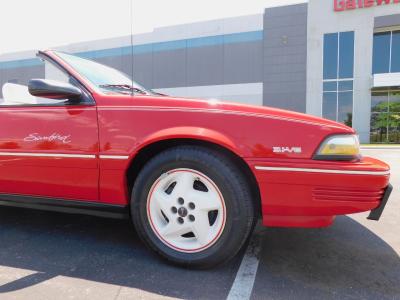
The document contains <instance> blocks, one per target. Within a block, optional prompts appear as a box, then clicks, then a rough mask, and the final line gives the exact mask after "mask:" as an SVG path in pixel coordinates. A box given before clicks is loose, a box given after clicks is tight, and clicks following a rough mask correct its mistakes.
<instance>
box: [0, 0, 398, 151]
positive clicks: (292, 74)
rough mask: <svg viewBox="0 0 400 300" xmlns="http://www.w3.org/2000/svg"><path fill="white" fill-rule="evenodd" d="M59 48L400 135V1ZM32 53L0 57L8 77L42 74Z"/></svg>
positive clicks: (308, 9)
mask: <svg viewBox="0 0 400 300" xmlns="http://www.w3.org/2000/svg"><path fill="white" fill-rule="evenodd" d="M131 40H133V46H132V45H131ZM57 49H61V50H64V51H68V52H72V53H76V54H78V55H80V56H82V57H87V58H91V59H94V60H97V61H99V62H102V63H105V64H107V65H110V66H113V67H115V68H118V69H120V70H122V71H124V72H126V73H129V74H130V73H131V72H132V66H133V74H134V79H135V80H136V81H137V82H139V83H141V84H143V85H144V86H146V87H150V88H153V89H156V90H158V91H161V92H163V93H166V94H171V95H178V96H194V97H203V98H220V99H228V100H231V101H238V102H244V103H249V104H256V105H268V106H273V107H278V108H284V109H290V110H295V111H299V112H305V113H308V114H313V115H317V116H322V117H325V118H329V119H333V120H336V121H339V122H343V123H346V124H348V125H349V126H352V127H353V128H355V129H356V130H357V131H358V133H359V135H360V139H361V141H362V142H364V143H368V142H371V143H400V0H309V1H308V2H307V3H302V4H297V5H291V6H280V7H274V8H267V9H265V11H264V12H263V13H261V14H258V15H251V16H242V17H236V18H229V19H221V20H213V21H208V22H201V23H193V24H184V25H179V26H172V27H164V28H157V29H155V30H154V31H153V32H151V33H145V34H139V35H135V36H133V38H132V39H131V37H130V36H126V37H117V38H114V39H107V40H98V41H90V42H87V43H80V44H71V45H68V46H64V47H58V48H57ZM132 53H133V55H132ZM33 55H34V53H33V51H29V52H25V53H13V54H5V55H2V56H0V85H2V84H4V83H5V82H14V83H18V84H26V82H27V80H28V79H30V78H34V77H36V78H37V77H43V76H44V74H45V69H44V66H43V65H42V64H41V63H40V61H38V60H36V59H34V58H33ZM1 97H2V95H1V92H0V98H1Z"/></svg>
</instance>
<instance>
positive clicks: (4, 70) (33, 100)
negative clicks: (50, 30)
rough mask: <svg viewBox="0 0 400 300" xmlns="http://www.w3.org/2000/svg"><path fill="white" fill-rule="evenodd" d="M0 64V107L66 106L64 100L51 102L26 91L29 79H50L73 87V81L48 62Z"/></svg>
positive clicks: (25, 61)
mask: <svg viewBox="0 0 400 300" xmlns="http://www.w3.org/2000/svg"><path fill="white" fill-rule="evenodd" d="M7 63H8V64H6V63H4V62H0V105H5V106H36V105H39V106H40V105H68V104H70V103H69V101H68V100H67V99H65V100H52V99H47V98H40V97H35V96H32V95H31V94H30V93H29V90H28V82H29V80H30V79H34V78H35V79H51V80H56V81H60V82H64V83H70V84H73V85H76V84H75V81H74V79H73V78H71V77H70V76H69V75H68V74H66V73H65V72H63V71H62V70H61V69H59V68H58V67H56V66H55V65H53V64H52V63H50V62H48V61H43V60H41V59H39V58H34V59H24V60H18V61H9V62H7Z"/></svg>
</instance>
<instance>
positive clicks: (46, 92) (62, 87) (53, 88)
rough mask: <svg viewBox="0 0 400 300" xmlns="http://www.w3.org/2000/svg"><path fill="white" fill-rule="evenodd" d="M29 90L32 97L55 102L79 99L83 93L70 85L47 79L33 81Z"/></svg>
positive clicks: (29, 84)
mask: <svg viewBox="0 0 400 300" xmlns="http://www.w3.org/2000/svg"><path fill="white" fill-rule="evenodd" d="M28 90H29V93H30V94H31V95H32V96H35V97H40V98H50V99H54V100H63V99H69V100H73V99H75V100H76V99H79V98H80V97H81V96H82V91H81V90H80V89H78V88H77V87H75V86H73V85H72V84H69V83H64V82H61V81H55V80H47V79H31V80H29V83H28Z"/></svg>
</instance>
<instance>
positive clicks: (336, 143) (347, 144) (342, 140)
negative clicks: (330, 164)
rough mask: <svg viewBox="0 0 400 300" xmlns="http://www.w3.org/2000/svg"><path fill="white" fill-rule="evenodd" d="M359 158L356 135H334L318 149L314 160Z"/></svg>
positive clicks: (358, 144) (358, 143) (358, 145)
mask: <svg viewBox="0 0 400 300" xmlns="http://www.w3.org/2000/svg"><path fill="white" fill-rule="evenodd" d="M359 156H360V142H359V140H358V137H357V136H356V135H334V136H330V137H328V138H327V139H326V140H325V141H324V142H323V143H322V144H321V146H320V147H319V149H318V151H317V152H316V154H315V156H314V159H320V160H353V159H356V158H358V157H359Z"/></svg>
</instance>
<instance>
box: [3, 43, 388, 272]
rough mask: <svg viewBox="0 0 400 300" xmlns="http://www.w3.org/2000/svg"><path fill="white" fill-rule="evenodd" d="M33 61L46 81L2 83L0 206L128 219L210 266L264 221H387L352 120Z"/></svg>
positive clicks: (384, 169) (76, 63)
mask: <svg viewBox="0 0 400 300" xmlns="http://www.w3.org/2000/svg"><path fill="white" fill-rule="evenodd" d="M38 57H39V58H40V59H42V60H43V61H44V63H45V73H46V76H45V78H43V79H31V80H30V81H29V84H28V86H23V85H19V84H15V83H6V84H5V85H4V86H3V87H2V93H3V99H2V100H1V102H0V128H2V130H1V131H0V204H2V205H9V206H19V207H28V208H37V209H45V210H54V211H56V210H57V211H64V212H72V213H86V214H92V215H97V216H103V217H130V218H132V220H133V222H134V225H135V228H136V230H137V232H138V234H139V235H140V237H141V238H142V239H143V241H144V242H145V243H146V244H147V245H148V246H149V247H150V248H152V249H153V250H154V251H156V252H157V253H159V254H160V255H162V256H163V257H164V258H166V259H168V260H169V261H171V262H174V263H176V264H179V265H183V266H190V267H197V268H204V267H210V266H213V265H215V264H218V263H222V262H225V261H227V260H229V259H230V258H232V257H233V256H234V255H235V254H237V253H238V251H239V250H240V248H241V247H242V246H243V245H244V243H245V242H246V240H247V238H248V237H249V235H250V233H251V232H252V230H253V227H254V225H255V223H256V221H257V220H258V219H260V218H261V219H262V223H263V224H264V225H265V226H284V227H324V226H328V225H330V224H332V222H333V220H334V219H335V216H336V215H343V214H351V213H357V212H363V211H371V213H370V215H369V218H370V219H373V220H378V219H379V218H380V216H381V214H382V211H383V209H384V207H385V204H386V202H387V200H388V198H389V195H390V192H391V186H390V184H389V166H388V165H386V164H385V163H383V162H381V161H378V160H375V159H373V158H368V157H363V156H361V155H360V152H359V142H358V137H357V135H356V133H355V132H354V130H353V129H352V128H349V127H347V126H345V125H343V124H339V123H336V122H333V121H329V120H325V119H321V118H317V117H313V116H309V115H305V114H300V113H295V112H289V111H284V110H278V109H273V108H268V107H256V106H248V105H239V104H233V103H223V102H219V101H215V100H210V101H207V100H196V99H182V98H175V97H169V96H166V95H161V94H158V93H155V92H153V91H151V90H148V89H146V88H144V87H142V86H140V85H139V84H137V83H135V82H134V81H132V79H131V78H130V76H128V75H125V74H123V73H121V72H119V71H117V70H115V69H113V68H110V67H108V66H105V65H102V64H99V63H97V62H94V61H90V60H87V59H83V58H80V57H77V56H73V55H70V54H66V53H62V52H57V51H44V52H39V53H38Z"/></svg>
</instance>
